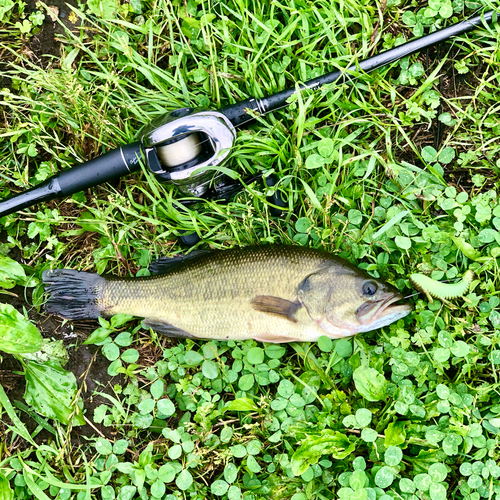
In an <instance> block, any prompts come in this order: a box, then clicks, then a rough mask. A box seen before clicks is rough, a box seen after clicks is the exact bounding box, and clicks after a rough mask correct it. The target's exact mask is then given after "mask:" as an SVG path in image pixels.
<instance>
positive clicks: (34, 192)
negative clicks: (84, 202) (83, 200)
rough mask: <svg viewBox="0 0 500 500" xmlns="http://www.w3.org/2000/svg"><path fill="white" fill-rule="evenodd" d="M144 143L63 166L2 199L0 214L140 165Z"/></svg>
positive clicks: (62, 195)
mask: <svg viewBox="0 0 500 500" xmlns="http://www.w3.org/2000/svg"><path fill="white" fill-rule="evenodd" d="M140 157H141V143H140V142H134V143H132V144H128V145H126V146H120V147H119V148H116V149H113V150H112V151H110V152H109V153H106V154H104V155H102V156H99V157H98V158H95V159H93V160H90V161H87V162H85V163H82V164H80V165H77V166H75V167H72V168H69V169H68V170H64V171H62V172H60V173H59V174H57V175H54V176H53V177H51V178H50V179H47V180H46V181H44V182H42V183H41V184H38V185H37V186H35V187H34V188H31V189H28V190H27V191H24V192H23V193H20V194H18V195H14V196H11V197H9V198H7V199H6V200H4V201H1V202H0V217H4V216H6V215H9V214H13V213H14V212H17V211H19V210H23V209H24V208H28V207H30V206H32V205H35V204H37V203H41V202H45V201H50V200H54V199H56V198H62V197H64V196H70V195H72V194H74V193H78V191H82V190H83V189H87V188H90V187H92V186H96V185H97V184H102V183H103V182H108V181H111V180H113V179H117V178H118V177H122V176H124V175H127V174H129V173H132V172H135V171H137V170H139V169H140V163H139V161H140Z"/></svg>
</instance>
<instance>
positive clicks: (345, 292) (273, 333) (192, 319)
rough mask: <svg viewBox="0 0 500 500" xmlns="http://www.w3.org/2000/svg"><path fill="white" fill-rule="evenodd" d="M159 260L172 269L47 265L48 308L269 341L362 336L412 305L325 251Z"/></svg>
mask: <svg viewBox="0 0 500 500" xmlns="http://www.w3.org/2000/svg"><path fill="white" fill-rule="evenodd" d="M154 267H156V268H157V269H159V270H160V271H162V272H163V274H159V275H156V276H150V277H141V278H123V279H120V278H112V279H106V278H103V277H100V276H98V275H95V274H90V273H84V272H79V271H73V270H68V269H58V270H54V271H46V272H45V273H44V275H43V281H44V283H45V285H46V291H48V292H49V293H50V294H51V297H50V299H49V301H48V302H47V304H46V310H47V311H48V312H53V313H55V314H58V315H60V316H62V317H65V318H69V319H79V318H89V317H90V318H91V317H98V316H106V317H107V316H112V315H114V314H118V313H125V314H131V315H134V316H138V317H142V318H145V321H144V325H145V326H146V327H150V328H153V329H154V330H157V331H159V332H160V333H163V334H165V335H170V336H179V337H193V338H205V339H221V340H229V339H233V340H243V339H250V338H253V339H256V340H260V341H265V342H291V341H315V340H317V339H318V338H319V337H320V336H321V335H328V336H330V337H332V338H339V337H344V336H349V335H354V334H355V333H358V332H364V331H370V330H374V329H377V328H380V327H382V326H385V325H388V324H390V323H392V322H393V321H396V320H397V319H399V318H402V317H404V316H406V315H407V314H408V313H409V312H410V311H411V306H409V305H408V304H402V305H397V304H396V302H398V301H399V300H401V299H402V296H401V294H400V293H399V292H398V291H397V290H396V289H395V288H394V287H392V286H391V285H388V284H387V283H384V282H383V281H380V280H375V279H374V278H371V277H370V276H368V275H367V274H366V273H364V272H363V271H361V270H360V269H358V268H356V267H354V266H353V265H351V264H350V263H349V262H347V261H345V260H343V259H341V258H339V257H337V256H334V255H332V254H329V253H327V252H324V251H322V250H314V249H309V248H304V247H296V246H268V247H266V246H259V247H248V248H243V249H240V248H234V249H231V250H224V251H208V252H205V253H202V254H198V255H196V256H186V257H182V258H174V259H169V260H167V261H163V260H161V261H158V263H157V264H154Z"/></svg>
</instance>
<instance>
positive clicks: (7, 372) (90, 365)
mask: <svg viewBox="0 0 500 500" xmlns="http://www.w3.org/2000/svg"><path fill="white" fill-rule="evenodd" d="M10 292H11V293H12V295H11V294H9V295H6V294H2V296H1V301H2V302H4V303H9V304H11V305H12V306H13V307H15V308H16V309H17V310H18V311H23V309H25V310H26V311H27V313H28V317H29V318H30V320H31V321H33V322H34V323H35V324H36V325H37V327H38V329H39V330H40V333H41V334H42V336H43V337H44V338H48V339H54V340H63V342H64V345H65V346H66V348H67V350H68V353H69V356H70V357H69V361H68V363H67V364H66V366H65V367H64V368H65V369H66V370H69V371H71V372H72V373H73V374H74V375H75V377H76V379H77V382H78V386H79V387H80V388H82V392H81V396H82V399H83V402H84V408H85V417H86V419H87V423H86V424H85V425H83V426H79V427H74V428H73V430H72V433H71V439H72V442H73V443H74V444H80V443H83V441H84V440H82V439H81V437H82V436H84V437H90V436H94V435H96V434H98V433H99V434H101V435H104V436H107V437H111V432H110V430H109V429H108V428H107V427H103V426H101V425H100V424H96V423H95V422H93V415H94V409H95V408H96V407H97V406H99V405H100V404H103V403H108V404H109V402H108V401H107V400H106V399H105V398H103V397H102V396H99V395H96V394H95V391H98V392H103V393H107V394H113V386H114V384H123V382H124V380H123V376H121V375H120V376H117V377H111V376H110V375H109V374H108V366H109V361H108V360H107V359H106V358H105V357H104V356H102V355H101V354H100V352H99V348H98V347H97V346H94V345H88V346H87V345H81V342H82V341H83V340H84V339H85V338H86V337H87V336H88V334H89V333H90V332H91V331H93V330H94V329H95V328H97V327H98V326H99V323H98V322H97V321H95V320H89V321H76V322H73V323H69V322H64V321H63V320H62V319H60V318H58V317H56V316H47V315H45V314H43V311H42V314H41V313H38V312H37V309H36V308H35V307H33V306H32V305H31V304H30V300H31V293H30V290H29V289H27V290H25V289H24V288H21V287H15V288H13V289H12V290H10ZM25 296H26V298H25ZM2 358H3V359H2V361H1V362H0V384H1V385H2V387H3V388H4V389H5V391H6V393H7V394H8V396H9V398H10V400H11V401H12V402H13V404H14V405H16V402H21V403H22V404H25V401H24V391H25V380H24V376H23V375H22V374H21V373H20V372H21V371H22V367H21V364H20V363H19V362H18V361H17V360H16V359H15V358H14V357H13V356H10V355H8V354H3V353H2ZM16 372H17V373H16ZM21 420H22V421H23V422H24V424H25V425H26V427H27V429H28V430H29V431H30V432H34V430H35V429H36V428H37V426H38V423H37V422H36V421H35V420H34V419H33V418H31V416H30V415H29V414H27V413H25V412H21ZM50 438H51V434H50V432H49V431H47V430H42V431H41V432H40V433H39V434H38V435H37V436H36V438H35V440H36V441H37V442H38V443H44V442H47V440H49V439H50Z"/></svg>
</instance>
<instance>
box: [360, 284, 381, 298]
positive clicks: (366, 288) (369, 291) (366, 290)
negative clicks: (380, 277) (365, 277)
mask: <svg viewBox="0 0 500 500" xmlns="http://www.w3.org/2000/svg"><path fill="white" fill-rule="evenodd" d="M377 290H378V286H377V283H375V282H374V281H365V282H364V283H363V295H366V296H367V297H371V296H372V295H375V293H376V292H377Z"/></svg>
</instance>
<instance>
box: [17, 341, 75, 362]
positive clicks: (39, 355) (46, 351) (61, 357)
mask: <svg viewBox="0 0 500 500" xmlns="http://www.w3.org/2000/svg"><path fill="white" fill-rule="evenodd" d="M23 358H24V359H29V360H31V361H36V362H37V363H45V362H47V361H54V362H55V363H57V364H58V365H60V366H64V365H65V364H66V363H67V362H68V360H69V354H68V351H67V350H66V348H65V347H64V342H63V341H62V340H50V339H43V340H42V347H41V348H40V350H39V351H37V352H33V353H25V354H23Z"/></svg>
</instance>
